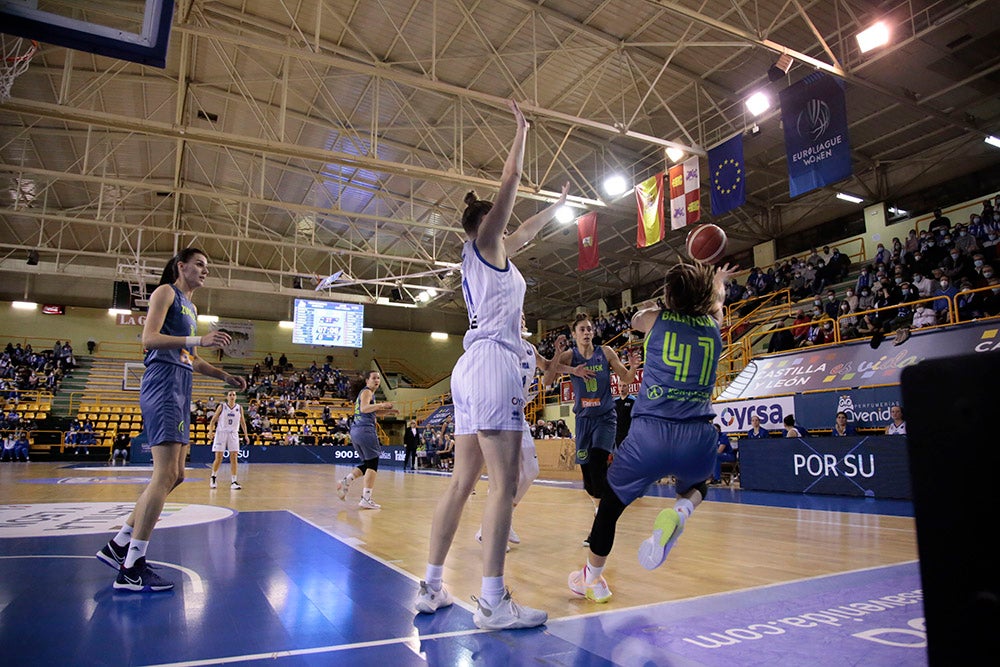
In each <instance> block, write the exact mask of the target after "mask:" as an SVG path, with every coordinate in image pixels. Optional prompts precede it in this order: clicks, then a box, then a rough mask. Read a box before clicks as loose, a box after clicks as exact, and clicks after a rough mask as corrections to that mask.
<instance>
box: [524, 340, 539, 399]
mask: <svg viewBox="0 0 1000 667" xmlns="http://www.w3.org/2000/svg"><path fill="white" fill-rule="evenodd" d="M522 345H523V346H524V351H523V352H522V353H521V384H522V385H523V386H524V404H525V405H527V404H528V403H531V402H532V401H533V400H535V396H538V387H537V386H535V388H534V391H532V386H533V385H534V380H535V369H536V368H538V361H537V360H536V359H535V346H534V345H532V344H531V343H529V342H528V341H522Z"/></svg>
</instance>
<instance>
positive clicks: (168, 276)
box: [160, 248, 208, 285]
mask: <svg viewBox="0 0 1000 667" xmlns="http://www.w3.org/2000/svg"><path fill="white" fill-rule="evenodd" d="M195 255H202V256H204V257H208V255H206V254H205V253H204V252H202V251H201V250H199V249H198V248H184V250H181V251H180V252H179V253H177V254H176V255H174V256H173V257H171V258H170V261H169V262H167V265H166V266H165V267H163V275H161V276H160V284H161V285H172V284H173V283H174V282H175V281H176V280H177V277H178V273H177V265H178V264H187V263H188V262H190V261H191V258H192V257H194V256H195Z"/></svg>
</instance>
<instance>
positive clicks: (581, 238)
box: [576, 211, 600, 271]
mask: <svg viewBox="0 0 1000 667" xmlns="http://www.w3.org/2000/svg"><path fill="white" fill-rule="evenodd" d="M576 237H577V246H578V248H579V250H580V254H579V257H578V258H577V261H576V270H577V271H589V270H590V269H596V268H597V265H598V264H599V263H600V262H599V257H598V254H597V211H591V212H590V213H586V214H584V215H581V216H580V217H579V218H577V220H576Z"/></svg>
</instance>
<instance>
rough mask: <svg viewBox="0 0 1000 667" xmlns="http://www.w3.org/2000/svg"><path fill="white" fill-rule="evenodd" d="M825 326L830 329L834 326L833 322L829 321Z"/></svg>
mask: <svg viewBox="0 0 1000 667" xmlns="http://www.w3.org/2000/svg"><path fill="white" fill-rule="evenodd" d="M823 328H824V329H826V330H827V331H829V330H830V329H832V328H833V324H832V323H831V322H827V323H826V324H824V325H823Z"/></svg>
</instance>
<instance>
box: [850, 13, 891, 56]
mask: <svg viewBox="0 0 1000 667" xmlns="http://www.w3.org/2000/svg"><path fill="white" fill-rule="evenodd" d="M857 39H858V48H860V49H861V53H868V52H869V51H871V50H872V49H877V48H878V47H880V46H885V45H886V44H888V43H889V26H888V25H886V24H885V22H884V21H879V22H878V23H875V24H873V25H872V26H871V27H870V28H866V29H865V30H862V31H861V32H859V33H858V35H857Z"/></svg>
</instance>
